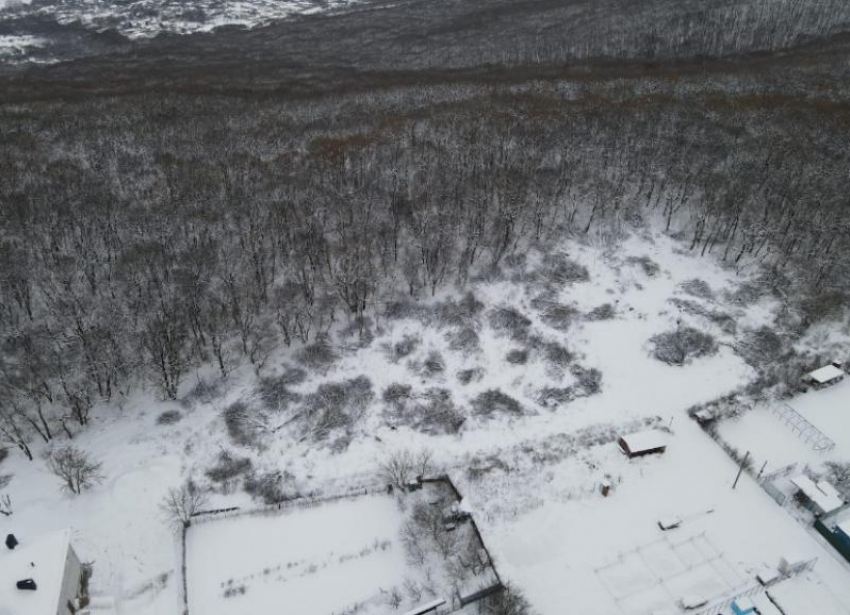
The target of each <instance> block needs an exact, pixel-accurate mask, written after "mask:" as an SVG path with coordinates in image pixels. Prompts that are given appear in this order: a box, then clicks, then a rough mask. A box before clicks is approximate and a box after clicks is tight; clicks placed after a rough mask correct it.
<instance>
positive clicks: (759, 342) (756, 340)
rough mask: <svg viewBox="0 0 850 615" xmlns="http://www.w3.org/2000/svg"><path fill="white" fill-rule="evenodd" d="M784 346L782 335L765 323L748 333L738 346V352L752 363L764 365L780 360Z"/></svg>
mask: <svg viewBox="0 0 850 615" xmlns="http://www.w3.org/2000/svg"><path fill="white" fill-rule="evenodd" d="M784 348H785V342H784V341H783V340H782V337H781V336H779V335H778V334H777V333H776V332H775V331H774V330H773V329H772V328H770V327H768V326H766V325H765V326H763V327H759V328H758V329H756V330H754V331H750V332H749V333H747V335H746V336H745V337H744V339H743V341H742V342H741V343H740V344H739V346H738V352H739V353H740V354H741V355H742V356H743V357H744V359H745V360H746V361H747V363H749V364H750V365H754V366H764V365H767V364H770V363H773V362H775V361H777V360H779V359H780V358H781V357H782V355H783V352H784Z"/></svg>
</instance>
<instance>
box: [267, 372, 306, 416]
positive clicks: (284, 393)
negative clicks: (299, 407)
mask: <svg viewBox="0 0 850 615" xmlns="http://www.w3.org/2000/svg"><path fill="white" fill-rule="evenodd" d="M292 371H294V372H295V373H294V374H293V373H291V372H290V371H286V372H284V373H283V374H282V375H281V376H266V377H264V378H260V380H259V382H258V383H257V395H258V396H259V397H260V399H261V400H262V402H263V406H265V407H266V408H268V409H269V410H273V411H275V412H281V411H283V410H285V409H287V408H289V407H290V406H292V405H294V404H296V403H297V402H298V401H299V400H300V399H301V395H299V394H298V393H296V392H294V391H292V390H290V389H289V385H290V383H291V382H292V380H293V377H294V378H295V379H296V380H297V379H298V378H299V377H300V376H301V374H303V377H304V378H306V376H307V373H306V371H305V370H303V369H300V368H295V369H294V370H292Z"/></svg>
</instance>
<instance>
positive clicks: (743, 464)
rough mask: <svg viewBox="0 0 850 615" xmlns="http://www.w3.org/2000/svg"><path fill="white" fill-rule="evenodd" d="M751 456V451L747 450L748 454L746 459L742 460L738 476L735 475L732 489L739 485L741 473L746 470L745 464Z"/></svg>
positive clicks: (745, 456)
mask: <svg viewBox="0 0 850 615" xmlns="http://www.w3.org/2000/svg"><path fill="white" fill-rule="evenodd" d="M749 458H750V451H747V454H746V455H744V459H743V460H742V461H741V467H740V468H738V476H736V477H735V482H734V483H732V489H734V488H735V487H737V486H738V479H739V478H741V474H743V472H744V466H745V465H747V459H749Z"/></svg>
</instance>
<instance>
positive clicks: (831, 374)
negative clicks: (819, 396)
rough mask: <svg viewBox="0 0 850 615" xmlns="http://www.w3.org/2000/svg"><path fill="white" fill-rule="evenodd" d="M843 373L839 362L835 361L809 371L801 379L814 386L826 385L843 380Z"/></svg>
mask: <svg viewBox="0 0 850 615" xmlns="http://www.w3.org/2000/svg"><path fill="white" fill-rule="evenodd" d="M844 375H845V374H844V370H843V369H842V366H841V363H838V362H835V363H832V364H831V365H825V366H823V367H821V368H820V369H816V370H815V371H813V372H809V373H808V374H806V376H805V378H803V381H804V382H806V384H810V385H811V386H813V387H815V388H821V387H828V386H831V385H833V384H838V383H839V382H841V381H842V380H844Z"/></svg>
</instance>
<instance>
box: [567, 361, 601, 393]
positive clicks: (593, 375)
mask: <svg viewBox="0 0 850 615" xmlns="http://www.w3.org/2000/svg"><path fill="white" fill-rule="evenodd" d="M570 373H571V374H572V375H573V377H575V379H576V388H577V389H578V391H577V392H578V393H580V394H581V395H583V396H590V395H596V394H597V393H598V392H599V391H600V390H601V389H602V372H600V371H599V370H598V369H596V368H595V367H589V368H588V367H582V366H581V365H572V366H570Z"/></svg>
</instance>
